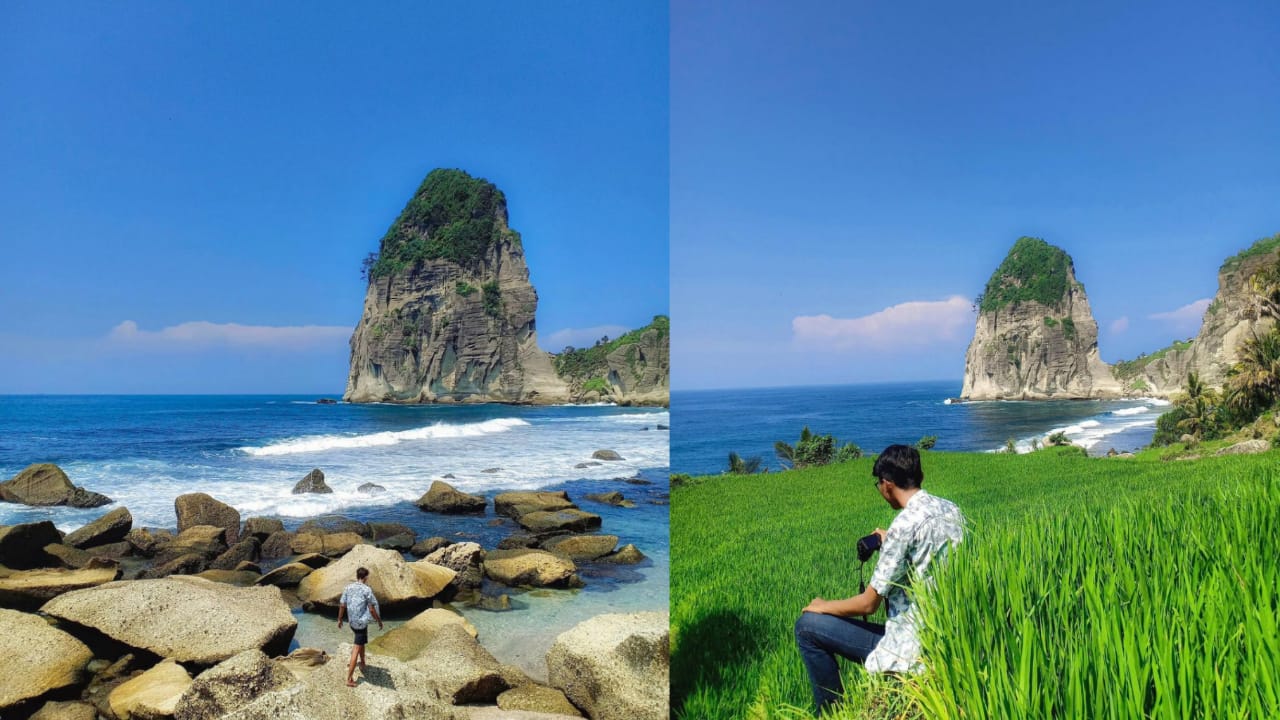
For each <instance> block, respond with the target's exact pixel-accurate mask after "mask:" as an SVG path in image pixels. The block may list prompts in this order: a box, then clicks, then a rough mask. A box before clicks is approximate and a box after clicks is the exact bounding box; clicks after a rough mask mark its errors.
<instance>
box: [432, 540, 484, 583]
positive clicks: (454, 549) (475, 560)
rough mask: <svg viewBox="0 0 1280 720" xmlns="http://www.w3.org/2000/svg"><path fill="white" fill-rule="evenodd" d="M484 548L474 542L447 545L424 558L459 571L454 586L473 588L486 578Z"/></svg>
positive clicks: (456, 571)
mask: <svg viewBox="0 0 1280 720" xmlns="http://www.w3.org/2000/svg"><path fill="white" fill-rule="evenodd" d="M484 555H485V553H484V549H483V548H481V547H480V545H479V544H477V543H473V542H461V543H454V544H452V545H447V546H445V547H442V548H440V549H439V550H437V551H435V552H433V553H431V554H430V555H428V556H426V557H425V558H423V559H424V560H426V561H427V562H429V563H431V564H433V565H439V566H440V567H447V568H449V569H450V570H452V571H454V572H455V573H457V577H455V578H454V579H453V585H454V587H456V588H458V589H459V590H471V589H476V588H479V587H480V584H481V582H482V581H483V580H484V570H483V567H484Z"/></svg>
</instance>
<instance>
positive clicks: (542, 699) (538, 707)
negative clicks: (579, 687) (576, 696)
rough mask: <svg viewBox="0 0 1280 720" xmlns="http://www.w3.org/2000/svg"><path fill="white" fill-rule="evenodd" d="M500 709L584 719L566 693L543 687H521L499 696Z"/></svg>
mask: <svg viewBox="0 0 1280 720" xmlns="http://www.w3.org/2000/svg"><path fill="white" fill-rule="evenodd" d="M498 707H500V708H502V709H503V710H508V711H517V710H523V711H525V712H538V713H550V714H553V715H568V716H570V717H582V713H581V712H579V711H578V708H576V707H574V706H573V703H571V702H569V698H567V697H565V696H564V693H562V692H560V691H559V690H556V689H555V688H549V687H545V686H543V685H521V686H520V687H514V688H511V689H510V690H508V691H506V692H504V693H502V694H501V695H499V696H498Z"/></svg>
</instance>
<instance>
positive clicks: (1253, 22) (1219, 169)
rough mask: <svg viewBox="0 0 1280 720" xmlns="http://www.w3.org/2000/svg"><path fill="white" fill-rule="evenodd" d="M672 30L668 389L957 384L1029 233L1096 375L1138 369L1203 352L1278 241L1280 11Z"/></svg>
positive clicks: (886, 14)
mask: <svg viewBox="0 0 1280 720" xmlns="http://www.w3.org/2000/svg"><path fill="white" fill-rule="evenodd" d="M671 26H672V35H671V73H672V77H671V112H672V114H671V197H672V200H671V266H672V275H671V298H672V305H673V309H674V314H673V330H672V337H673V346H672V355H673V358H672V365H673V370H672V384H673V387H674V388H675V389H676V390H681V389H693V388H711V387H751V386H782V385H806V384H828V383H854V382H874V381H892V380H926V379H954V380H955V381H956V382H957V388H958V387H959V379H960V377H961V376H962V373H963V368H964V351H965V348H966V347H967V345H968V342H969V340H970V339H971V338H972V335H973V325H974V321H975V320H976V317H975V316H974V315H973V313H972V311H971V310H970V307H969V305H970V301H971V300H972V299H973V298H974V297H975V296H976V295H977V294H978V293H979V292H981V290H982V287H983V285H984V284H985V283H986V281H987V278H988V277H989V276H990V275H991V272H992V271H993V270H994V269H995V267H996V266H997V265H998V264H999V263H1000V261H1001V260H1002V259H1003V257H1004V255H1005V254H1006V253H1007V251H1008V249H1009V248H1010V247H1011V246H1012V245H1013V243H1014V241H1015V240H1016V239H1017V238H1018V237H1020V236H1022V235H1031V236H1038V237H1043V238H1045V239H1046V240H1048V241H1049V242H1052V243H1054V244H1056V245H1058V246H1060V247H1062V248H1064V249H1066V250H1067V251H1068V252H1069V253H1070V254H1071V255H1072V256H1073V258H1074V260H1075V266H1076V272H1077V275H1078V277H1079V279H1080V280H1081V281H1082V282H1083V283H1084V285H1085V287H1086V290H1087V292H1088V296H1089V301H1090V304H1091V306H1092V308H1093V311H1094V315H1095V317H1096V318H1097V320H1098V324H1099V328H1100V348H1101V352H1102V357H1103V359H1104V360H1107V361H1112V362H1114V361H1116V360H1119V359H1124V358H1131V357H1134V356H1136V355H1137V354H1138V353H1141V352H1150V351H1152V350H1155V349H1158V348H1160V347H1163V346H1165V345H1167V344H1168V343H1169V342H1170V341H1171V340H1173V339H1181V338H1186V337H1190V336H1193V335H1194V334H1195V333H1196V331H1197V330H1198V328H1199V317H1200V314H1201V313H1202V311H1203V307H1204V303H1205V301H1206V300H1207V299H1208V298H1210V297H1212V295H1213V294H1214V292H1215V291H1216V289H1217V277H1216V272H1217V268H1218V266H1219V265H1220V264H1221V262H1222V261H1223V260H1224V259H1225V258H1226V257H1228V256H1230V255H1232V254H1234V253H1236V252H1237V251H1239V250H1240V249H1242V248H1244V247H1246V246H1248V245H1249V244H1251V243H1252V242H1253V241H1254V240H1256V239H1258V238H1259V237H1263V236H1269V235H1273V234H1275V233H1278V232H1280V202H1277V199H1280V162H1277V160H1280V131H1277V129H1278V128H1280V92H1277V88H1280V45H1278V44H1277V43H1276V42H1275V36H1276V32H1277V30H1280V4H1277V3H1274V2H1268V1H1265V0H1257V1H1255V2H1222V3H1192V2H1138V3H1103V2H1087V3H1025V2H969V3H942V2H938V3H843V2H801V3H785V4H784V3H777V2H769V3H764V2H745V3H744V2H734V3H728V2H719V3H678V4H675V5H674V7H673V9H672V16H671ZM824 315H825V316H830V317H831V318H833V319H835V320H836V321H837V322H833V321H826V320H813V319H812V318H819V317H821V316H824ZM803 318H810V319H808V320H805V319H803ZM798 319H800V320H799V321H798ZM838 321H846V322H838ZM822 330H826V331H827V332H822Z"/></svg>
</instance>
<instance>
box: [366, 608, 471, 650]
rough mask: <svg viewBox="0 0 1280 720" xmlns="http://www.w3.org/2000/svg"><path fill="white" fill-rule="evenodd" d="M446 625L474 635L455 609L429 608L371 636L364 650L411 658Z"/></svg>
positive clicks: (425, 646)
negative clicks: (395, 626) (457, 627)
mask: <svg viewBox="0 0 1280 720" xmlns="http://www.w3.org/2000/svg"><path fill="white" fill-rule="evenodd" d="M446 625H458V626H460V627H461V628H462V629H463V630H466V631H467V633H468V634H469V635H471V637H475V636H476V628H475V626H474V625H472V624H471V623H470V622H468V621H467V619H466V618H464V617H462V616H461V615H459V614H458V613H456V612H452V611H450V610H445V609H443V608H431V609H430V610H424V611H422V612H420V613H418V614H417V615H415V616H414V617H413V618H411V619H410V620H409V621H408V622H406V623H405V624H403V625H401V626H400V627H398V628H395V629H394V630H389V631H387V632H385V633H382V634H381V635H379V636H378V637H376V638H374V639H373V640H372V641H371V642H370V643H369V647H368V652H371V653H375V654H378V655H386V656H388V657H393V658H395V659H397V660H412V659H414V658H416V657H418V656H419V655H421V654H422V653H423V652H424V651H426V649H427V646H428V645H430V644H431V641H432V640H434V639H435V637H436V635H437V634H439V632H440V629H441V628H443V627H445V626H446Z"/></svg>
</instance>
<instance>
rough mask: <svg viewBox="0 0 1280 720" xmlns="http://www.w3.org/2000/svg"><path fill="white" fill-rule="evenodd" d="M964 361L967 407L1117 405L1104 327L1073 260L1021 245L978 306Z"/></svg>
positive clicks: (1036, 243) (1118, 389)
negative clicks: (1103, 350)
mask: <svg viewBox="0 0 1280 720" xmlns="http://www.w3.org/2000/svg"><path fill="white" fill-rule="evenodd" d="M978 311H979V312H978V321H977V327H976V328H975V330H974V335H973V341H972V342H971V343H970V344H969V350H968V352H967V353H966V355H965V373H964V385H963V389H962V390H961V397H962V398H963V399H966V400H999V399H1011V400H1012V399H1021V400H1033V399H1055V400H1057V399H1076V398H1104V397H1118V396H1120V395H1122V394H1123V388H1122V386H1121V384H1120V383H1119V382H1118V381H1117V380H1116V379H1115V378H1114V377H1113V376H1112V374H1111V370H1110V367H1109V366H1108V365H1107V364H1106V363H1104V362H1103V361H1102V359H1101V357H1100V356H1099V354H1098V324H1097V322H1096V321H1095V320H1094V319H1093V313H1092V312H1091V311H1090V309H1089V300H1088V298H1087V297H1086V296H1085V291H1084V286H1083V285H1081V284H1080V282H1078V281H1077V280H1076V277H1075V268H1074V265H1073V263H1072V261H1071V257H1070V256H1068V255H1067V254H1066V253H1065V252H1063V251H1062V250H1061V249H1059V248H1056V247H1054V246H1052V245H1049V244H1048V243H1046V242H1044V241H1043V240H1040V239H1038V238H1027V237H1024V238H1020V239H1019V240H1018V241H1017V242H1016V243H1015V244H1014V246H1013V249H1011V250H1010V251H1009V254H1008V256H1006V257H1005V260H1004V262H1003V263H1001V264H1000V267H999V268H997V269H996V271H995V273H993V274H992V276H991V279H990V280H989V281H988V282H987V286H986V289H985V290H984V292H983V294H982V296H981V297H980V298H979V301H978Z"/></svg>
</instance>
